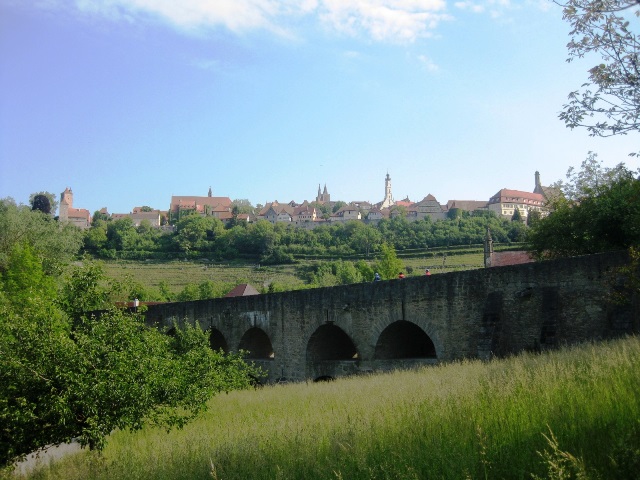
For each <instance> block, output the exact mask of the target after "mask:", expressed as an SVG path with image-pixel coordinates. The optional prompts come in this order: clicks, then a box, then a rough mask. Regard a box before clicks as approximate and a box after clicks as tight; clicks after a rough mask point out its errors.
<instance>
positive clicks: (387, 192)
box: [380, 172, 394, 208]
mask: <svg viewBox="0 0 640 480" xmlns="http://www.w3.org/2000/svg"><path fill="white" fill-rule="evenodd" d="M393 203H394V202H393V195H392V194H391V177H390V176H389V172H387V176H386V177H385V179H384V200H382V204H381V205H380V208H387V207H390V206H391V205H393Z"/></svg>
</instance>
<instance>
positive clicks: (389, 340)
mask: <svg viewBox="0 0 640 480" xmlns="http://www.w3.org/2000/svg"><path fill="white" fill-rule="evenodd" d="M374 358H375V359H376V360H401V359H411V358H437V354H436V347H435V345H434V343H433V340H431V338H430V337H429V335H427V334H426V333H425V331H424V330H422V329H421V328H420V327H419V326H418V325H416V324H415V323H412V322H408V321H406V320H398V321H397V322H393V323H392V324H390V325H389V326H388V327H387V328H385V329H384V330H383V331H382V333H380V336H379V337H378V342H377V343H376V349H375V353H374Z"/></svg>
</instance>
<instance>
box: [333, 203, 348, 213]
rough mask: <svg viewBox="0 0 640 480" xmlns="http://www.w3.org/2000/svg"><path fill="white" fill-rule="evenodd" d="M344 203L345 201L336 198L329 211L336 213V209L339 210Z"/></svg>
mask: <svg viewBox="0 0 640 480" xmlns="http://www.w3.org/2000/svg"><path fill="white" fill-rule="evenodd" d="M346 205H347V203H346V202H343V201H342V200H338V201H337V202H334V204H333V207H332V208H331V213H336V212H337V211H338V210H340V209H341V208H342V207H344V206H346Z"/></svg>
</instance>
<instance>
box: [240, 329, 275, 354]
mask: <svg viewBox="0 0 640 480" xmlns="http://www.w3.org/2000/svg"><path fill="white" fill-rule="evenodd" d="M238 349H239V350H246V351H248V352H249V354H248V355H247V357H246V358H247V359H248V360H272V359H273V358H274V357H275V353H274V351H273V345H272V344H271V339H270V338H269V335H267V334H266V333H265V331H264V330H262V329H261V328H258V327H252V328H250V329H249V330H247V331H246V332H245V333H244V335H243V336H242V338H241V339H240V345H239V346H238Z"/></svg>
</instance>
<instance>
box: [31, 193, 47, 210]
mask: <svg viewBox="0 0 640 480" xmlns="http://www.w3.org/2000/svg"><path fill="white" fill-rule="evenodd" d="M31 210H39V211H41V212H42V213H46V214H47V215H50V214H51V202H50V201H49V199H48V198H47V196H46V195H36V196H35V197H33V202H32V204H31Z"/></svg>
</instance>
